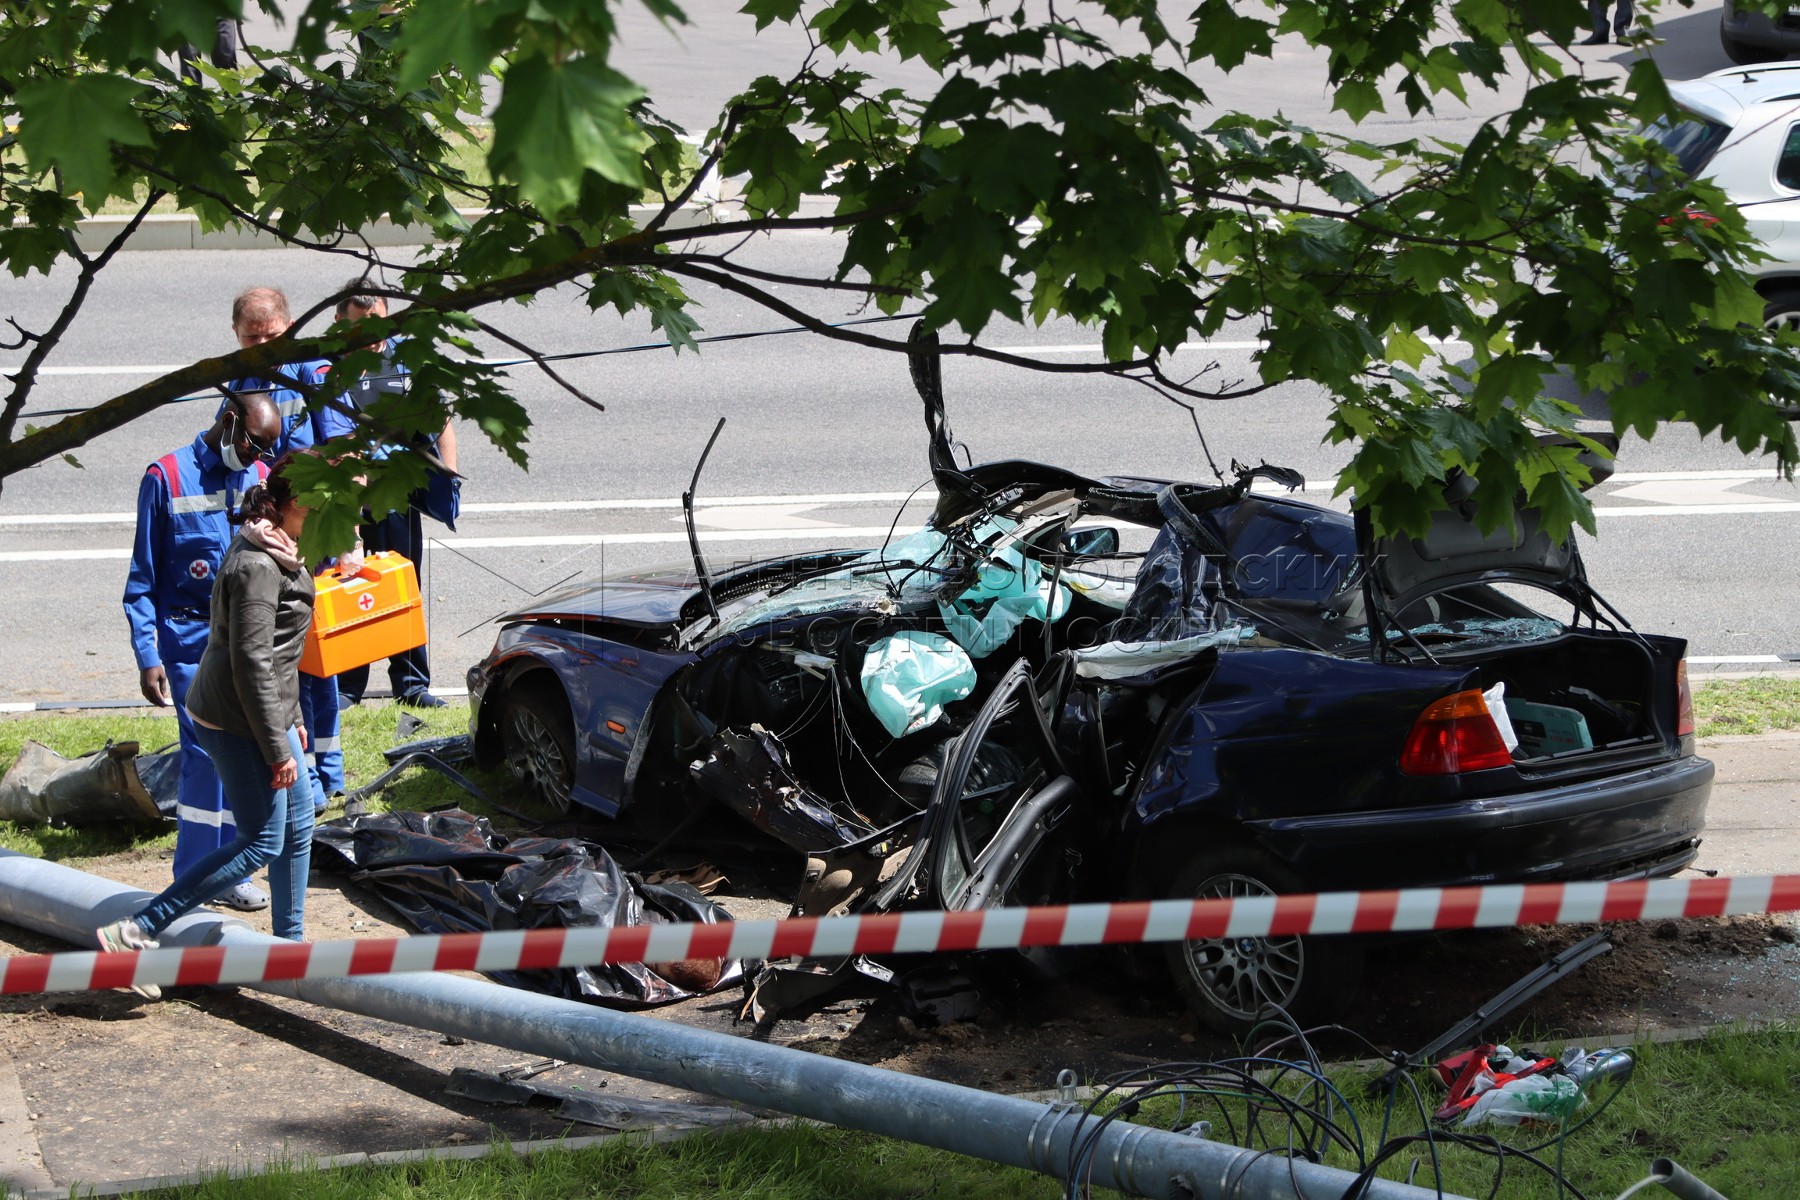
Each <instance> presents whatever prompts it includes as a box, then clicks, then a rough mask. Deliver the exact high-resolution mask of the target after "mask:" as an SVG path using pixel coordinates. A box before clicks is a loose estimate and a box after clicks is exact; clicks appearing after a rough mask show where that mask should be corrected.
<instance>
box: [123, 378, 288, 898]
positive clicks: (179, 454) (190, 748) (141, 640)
mask: <svg viewBox="0 0 1800 1200" xmlns="http://www.w3.org/2000/svg"><path fill="white" fill-rule="evenodd" d="M280 433H281V417H280V414H279V413H277V411H276V409H275V406H274V404H272V403H271V402H270V400H269V398H268V396H267V395H265V394H263V393H260V392H252V393H247V394H244V395H240V396H236V397H234V398H232V399H231V400H228V401H227V402H226V404H225V406H224V408H222V409H221V410H220V412H219V416H218V417H217V418H216V419H215V420H214V421H213V423H212V428H210V429H208V430H207V431H206V432H204V433H202V434H201V435H200V436H198V437H196V438H195V439H194V440H193V442H191V443H190V444H188V445H186V446H183V447H182V448H181V449H179V450H176V451H174V452H173V453H170V454H165V455H163V456H162V457H161V458H159V459H157V460H156V461H155V462H153V463H151V464H150V466H149V468H148V469H147V470H146V471H145V472H144V479H143V482H142V483H141V484H140V485H139V486H138V501H137V535H136V537H135V539H134V540H133V544H132V550H131V571H130V574H128V575H127V576H126V579H125V619H126V621H127V622H128V623H129V624H130V626H131V648H132V653H133V654H134V655H135V656H136V658H137V665H138V687H139V689H140V690H141V691H142V692H143V693H144V698H145V699H146V700H148V701H149V702H150V703H152V704H154V705H157V706H158V707H167V706H169V705H170V704H171V703H173V705H174V708H175V721H176V725H177V727H178V728H179V730H180V733H181V792H180V798H179V800H178V801H177V805H176V810H175V814H176V826H175V874H176V875H177V876H179V875H180V874H181V873H182V872H183V871H185V870H187V869H189V868H190V867H192V866H193V865H194V864H195V863H197V862H198V861H199V860H200V859H201V858H202V857H203V856H204V855H206V854H208V853H210V852H211V851H213V850H216V849H218V848H219V847H220V846H223V845H228V844H230V842H231V841H232V839H233V837H234V836H235V834H236V826H235V825H234V824H233V821H232V816H231V810H230V809H229V808H228V807H226V805H225V797H224V793H223V791H222V790H221V789H220V787H219V778H218V776H217V775H216V774H215V773H214V771H213V765H212V760H211V759H209V758H207V756H206V752H205V751H203V750H201V749H200V747H199V745H198V744H196V742H195V741H194V731H193V726H192V725H191V724H190V719H189V717H188V715H187V703H186V701H187V690H188V684H189V683H191V682H192V681H193V678H194V671H195V669H196V668H197V667H198V666H199V664H200V655H201V653H202V652H203V651H204V650H205V649H206V634H207V628H208V622H209V619H210V616H211V607H212V587H213V573H214V572H215V571H216V570H217V569H218V566H219V560H220V559H222V558H224V556H225V548H226V547H227V546H229V545H230V544H231V539H232V536H233V534H234V532H235V530H234V529H233V527H232V525H231V516H232V514H234V513H235V512H236V511H237V508H238V504H239V501H240V500H241V499H242V497H243V494H244V493H245V492H246V491H248V490H249V489H250V487H251V486H252V485H254V484H256V483H257V482H259V481H261V480H262V479H263V478H265V477H266V476H267V475H268V473H269V471H268V467H267V465H266V462H265V460H266V459H267V458H268V457H269V454H270V446H271V445H272V443H273V442H274V441H275V439H276V438H277V437H279V436H280ZM218 899H219V901H220V902H221V903H224V904H227V905H230V906H231V907H232V908H237V909H242V910H245V911H254V910H256V909H260V908H266V907H268V904H269V898H268V897H267V896H265V895H264V894H263V893H262V892H261V891H260V890H259V889H258V888H256V887H255V886H254V885H253V884H251V882H250V881H249V880H247V879H246V880H244V881H242V882H241V883H239V884H238V885H237V886H236V887H234V888H232V889H231V890H230V891H228V892H226V893H225V894H224V895H222V896H220V897H219V898H218Z"/></svg>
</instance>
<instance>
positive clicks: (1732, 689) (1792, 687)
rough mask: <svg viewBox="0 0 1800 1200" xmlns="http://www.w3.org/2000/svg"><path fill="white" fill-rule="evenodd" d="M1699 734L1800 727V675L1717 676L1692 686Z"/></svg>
mask: <svg viewBox="0 0 1800 1200" xmlns="http://www.w3.org/2000/svg"><path fill="white" fill-rule="evenodd" d="M1694 720H1695V722H1696V723H1697V724H1698V726H1699V734H1700V736H1701V737H1711V736H1712V735H1713V734H1718V733H1768V732H1770V731H1771V730H1775V729H1800V675H1796V674H1781V675H1757V676H1755V677H1753V678H1750V679H1721V680H1718V681H1716V682H1712V683H1706V684H1703V685H1702V686H1700V687H1697V688H1695V689H1694Z"/></svg>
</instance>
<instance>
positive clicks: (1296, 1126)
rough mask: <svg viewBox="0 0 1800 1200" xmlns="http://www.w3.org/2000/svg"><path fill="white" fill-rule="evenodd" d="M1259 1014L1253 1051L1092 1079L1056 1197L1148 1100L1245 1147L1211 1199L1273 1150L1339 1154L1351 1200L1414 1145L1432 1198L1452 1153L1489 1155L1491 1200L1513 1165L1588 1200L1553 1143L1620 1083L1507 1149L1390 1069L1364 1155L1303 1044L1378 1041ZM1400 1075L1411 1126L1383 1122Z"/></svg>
mask: <svg viewBox="0 0 1800 1200" xmlns="http://www.w3.org/2000/svg"><path fill="white" fill-rule="evenodd" d="M1269 1011H1270V1012H1272V1013H1273V1019H1269V1020H1265V1021H1263V1022H1260V1023H1259V1024H1257V1025H1256V1026H1254V1027H1253V1028H1252V1030H1251V1032H1250V1035H1249V1037H1248V1038H1247V1039H1246V1041H1247V1044H1249V1045H1251V1046H1253V1047H1255V1052H1254V1053H1249V1054H1244V1055H1239V1056H1235V1057H1232V1058H1227V1059H1221V1060H1214V1061H1200V1062H1172V1063H1162V1064H1157V1065H1155V1066H1150V1067H1145V1068H1140V1069H1137V1070H1133V1071H1128V1072H1123V1073H1121V1074H1118V1075H1115V1076H1111V1077H1109V1078H1107V1079H1106V1080H1104V1081H1102V1083H1101V1085H1100V1086H1099V1087H1098V1088H1097V1090H1096V1091H1095V1094H1094V1096H1093V1097H1092V1099H1091V1100H1090V1101H1089V1102H1088V1104H1087V1105H1086V1106H1085V1108H1084V1109H1083V1110H1082V1113H1081V1116H1080V1118H1079V1121H1078V1123H1077V1125H1076V1127H1075V1130H1074V1134H1073V1137H1072V1138H1071V1140H1070V1145H1069V1153H1068V1159H1067V1162H1066V1170H1065V1174H1064V1178H1065V1181H1066V1188H1065V1191H1064V1195H1065V1196H1066V1197H1068V1198H1069V1200H1078V1198H1081V1197H1086V1196H1088V1195H1089V1194H1090V1188H1091V1184H1092V1177H1093V1170H1094V1155H1095V1153H1096V1151H1097V1149H1098V1146H1099V1143H1100V1139H1101V1136H1102V1133H1103V1132H1104V1130H1105V1129H1106V1128H1107V1127H1108V1126H1109V1125H1111V1124H1112V1123H1113V1122H1115V1121H1121V1120H1131V1119H1133V1118H1137V1117H1139V1116H1140V1114H1142V1113H1143V1112H1144V1110H1145V1107H1146V1106H1147V1105H1150V1104H1153V1103H1168V1102H1171V1101H1172V1102H1173V1105H1174V1114H1173V1116H1172V1117H1169V1118H1167V1121H1168V1127H1169V1128H1171V1129H1175V1130H1179V1131H1188V1130H1192V1129H1193V1128H1194V1127H1195V1123H1196V1121H1197V1120H1198V1119H1199V1117H1200V1116H1202V1115H1208V1116H1210V1117H1211V1119H1212V1120H1214V1121H1216V1122H1217V1123H1218V1124H1219V1126H1220V1132H1221V1134H1222V1137H1221V1138H1220V1139H1219V1140H1222V1141H1225V1142H1227V1143H1229V1144H1233V1145H1239V1146H1243V1147H1244V1148H1245V1149H1246V1150H1249V1151H1251V1152H1252V1153H1251V1154H1249V1155H1246V1156H1245V1157H1244V1159H1243V1160H1241V1161H1240V1164H1239V1166H1240V1167H1241V1168H1242V1169H1241V1170H1234V1172H1233V1178H1231V1179H1229V1180H1225V1181H1223V1187H1222V1190H1221V1192H1220V1195H1221V1196H1225V1197H1229V1196H1232V1195H1236V1194H1239V1190H1240V1189H1241V1186H1242V1184H1243V1181H1244V1179H1245V1178H1246V1177H1247V1171H1248V1169H1249V1167H1250V1166H1251V1165H1253V1164H1254V1163H1256V1162H1257V1161H1260V1160H1261V1159H1262V1158H1264V1157H1266V1156H1268V1155H1271V1154H1274V1155H1283V1156H1285V1157H1286V1158H1287V1159H1288V1160H1289V1161H1290V1164H1291V1163H1293V1162H1294V1161H1296V1160H1298V1159H1300V1158H1305V1159H1307V1160H1308V1161H1311V1162H1325V1161H1326V1160H1327V1158H1328V1156H1330V1157H1337V1156H1340V1155H1344V1156H1348V1158H1349V1159H1350V1167H1349V1169H1350V1170H1351V1171H1353V1172H1354V1173H1355V1177H1354V1179H1353V1180H1352V1182H1351V1184H1350V1186H1349V1187H1348V1188H1347V1189H1346V1190H1345V1192H1344V1193H1343V1200H1360V1198H1362V1197H1364V1196H1366V1195H1367V1194H1368V1190H1369V1188H1370V1186H1371V1185H1372V1184H1373V1182H1374V1180H1375V1178H1376V1175H1377V1172H1379V1171H1380V1170H1381V1168H1382V1167H1384V1166H1385V1165H1387V1164H1389V1163H1391V1162H1393V1161H1394V1160H1395V1159H1397V1158H1399V1157H1400V1156H1401V1155H1402V1154H1405V1153H1406V1152H1407V1151H1408V1150H1409V1149H1411V1148H1414V1147H1418V1146H1420V1145H1423V1147H1424V1149H1425V1152H1426V1156H1425V1157H1414V1159H1413V1160H1412V1162H1411V1164H1410V1165H1409V1166H1408V1167H1407V1169H1406V1171H1405V1178H1407V1179H1408V1181H1409V1182H1414V1183H1415V1186H1417V1185H1418V1183H1417V1180H1418V1176H1419V1174H1420V1169H1421V1167H1426V1166H1428V1167H1429V1170H1430V1173H1431V1177H1432V1180H1431V1183H1429V1184H1426V1185H1424V1186H1427V1187H1430V1188H1432V1189H1433V1190H1435V1191H1436V1192H1437V1194H1438V1195H1440V1196H1442V1195H1444V1194H1445V1182H1444V1178H1445V1166H1446V1161H1445V1158H1444V1154H1443V1152H1444V1150H1446V1149H1448V1148H1456V1149H1459V1150H1462V1151H1465V1152H1467V1153H1470V1154H1475V1155H1479V1156H1481V1157H1483V1158H1489V1159H1492V1160H1493V1177H1492V1182H1491V1184H1490V1186H1489V1190H1488V1193H1487V1194H1488V1196H1489V1198H1490V1200H1494V1198H1497V1197H1498V1196H1500V1195H1501V1193H1502V1189H1503V1188H1505V1187H1507V1186H1508V1181H1509V1180H1510V1179H1512V1178H1514V1177H1515V1176H1514V1174H1511V1173H1509V1169H1510V1168H1512V1167H1513V1166H1514V1164H1517V1165H1518V1166H1520V1167H1531V1168H1535V1169H1537V1170H1539V1171H1542V1172H1544V1173H1545V1174H1546V1175H1548V1176H1550V1178H1551V1179H1553V1180H1554V1181H1555V1186H1556V1188H1557V1194H1558V1195H1560V1196H1568V1197H1570V1198H1571V1200H1587V1196H1586V1194H1585V1193H1584V1192H1583V1191H1582V1189H1581V1188H1580V1187H1578V1186H1577V1185H1576V1184H1575V1183H1574V1182H1572V1181H1571V1180H1570V1179H1569V1178H1568V1175H1567V1174H1566V1172H1565V1170H1564V1164H1563V1154H1564V1150H1565V1148H1566V1146H1567V1143H1568V1138H1569V1135H1570V1134H1571V1133H1574V1132H1577V1131H1579V1130H1580V1129H1582V1128H1584V1127H1586V1126H1587V1125H1588V1124H1590V1123H1591V1122H1592V1121H1593V1120H1594V1119H1596V1118H1597V1117H1598V1116H1599V1115H1600V1114H1601V1113H1602V1112H1604V1111H1605V1110H1606V1108H1607V1107H1608V1106H1609V1105H1611V1104H1612V1103H1613V1101H1614V1100H1616V1099H1617V1098H1618V1095H1619V1093H1620V1092H1621V1091H1623V1089H1624V1084H1625V1081H1624V1080H1620V1081H1619V1083H1618V1086H1617V1087H1615V1088H1614V1090H1613V1091H1612V1092H1611V1093H1610V1094H1609V1095H1606V1096H1604V1097H1602V1098H1601V1099H1599V1101H1598V1102H1597V1103H1596V1104H1595V1105H1594V1106H1593V1108H1592V1109H1591V1110H1590V1111H1588V1112H1586V1113H1584V1114H1583V1116H1582V1119H1581V1120H1579V1121H1575V1122H1573V1123H1565V1124H1562V1125H1559V1127H1558V1129H1557V1132H1556V1135H1555V1136H1554V1137H1550V1138H1546V1139H1544V1140H1542V1141H1538V1142H1532V1143H1530V1144H1528V1145H1525V1146H1518V1145H1512V1144H1509V1143H1508V1142H1507V1141H1503V1140H1502V1139H1501V1138H1500V1137H1497V1136H1495V1135H1493V1134H1491V1133H1474V1132H1462V1131H1460V1130H1456V1129H1450V1128H1445V1127H1444V1126H1443V1125H1441V1124H1440V1123H1438V1122H1437V1121H1435V1120H1434V1119H1433V1114H1432V1110H1431V1107H1430V1106H1429V1105H1428V1104H1427V1103H1426V1100H1425V1097H1424V1094H1423V1092H1422V1091H1421V1090H1420V1087H1419V1080H1418V1079H1417V1078H1416V1075H1415V1073H1412V1072H1407V1073H1401V1074H1399V1075H1397V1076H1396V1077H1395V1079H1396V1082H1395V1083H1394V1086H1392V1087H1391V1088H1390V1089H1389V1091H1388V1096H1387V1099H1386V1101H1385V1103H1384V1104H1383V1106H1382V1120H1381V1126H1380V1129H1379V1131H1378V1133H1377V1134H1376V1138H1375V1145H1374V1149H1373V1150H1367V1149H1365V1146H1366V1145H1367V1142H1366V1133H1365V1130H1364V1129H1363V1126H1362V1119H1361V1117H1360V1116H1359V1115H1358V1113H1357V1112H1356V1109H1355V1107H1354V1106H1353V1105H1352V1104H1351V1103H1350V1102H1349V1100H1348V1098H1347V1097H1346V1096H1345V1094H1344V1092H1343V1091H1342V1090H1341V1089H1340V1088H1339V1087H1338V1085H1337V1084H1335V1083H1334V1082H1332V1080H1331V1079H1330V1078H1329V1077H1328V1075H1327V1073H1326V1071H1325V1068H1324V1064H1323V1061H1322V1060H1321V1058H1320V1056H1319V1054H1318V1051H1317V1050H1316V1048H1315V1046H1314V1039H1316V1038H1317V1037H1319V1036H1320V1035H1324V1034H1342V1035H1345V1036H1348V1037H1350V1038H1351V1039H1353V1040H1354V1041H1356V1042H1359V1043H1361V1044H1362V1046H1364V1047H1367V1048H1368V1049H1370V1050H1372V1051H1374V1052H1375V1053H1376V1054H1377V1055H1378V1056H1379V1057H1384V1058H1385V1057H1389V1056H1386V1055H1382V1054H1381V1053H1380V1051H1379V1048H1377V1047H1375V1046H1374V1044H1373V1043H1371V1042H1370V1041H1369V1040H1368V1039H1367V1038H1365V1037H1363V1036H1362V1035H1361V1034H1359V1033H1357V1032H1356V1031H1355V1030H1351V1029H1347V1028H1345V1027H1343V1026H1341V1025H1325V1026H1319V1027H1316V1028H1311V1029H1303V1028H1301V1027H1300V1026H1299V1025H1298V1024H1297V1023H1296V1022H1295V1021H1294V1020H1293V1019H1292V1017H1291V1016H1290V1015H1289V1014H1287V1013H1285V1012H1283V1011H1281V1010H1279V1009H1278V1008H1275V1007H1274V1006H1270V1009H1269ZM1271 1030H1273V1031H1275V1032H1278V1033H1280V1034H1281V1036H1279V1037H1276V1038H1275V1039H1274V1040H1272V1041H1268V1042H1263V1043H1260V1044H1258V1042H1257V1038H1258V1036H1259V1035H1260V1034H1264V1033H1267V1032H1270V1031H1271ZM1401 1082H1404V1085H1405V1089H1406V1091H1407V1093H1408V1094H1409V1096H1410V1108H1411V1110H1412V1112H1413V1113H1414V1115H1415V1117H1416V1119H1417V1121H1418V1126H1417V1130H1416V1132H1408V1133H1397V1132H1395V1129H1394V1125H1395V1123H1396V1120H1397V1114H1398V1112H1399V1111H1400V1097H1401ZM1199 1106H1203V1107H1199ZM1550 1149H1554V1150H1555V1151H1556V1156H1555V1160H1554V1161H1546V1160H1545V1159H1544V1158H1543V1157H1540V1155H1541V1153H1542V1152H1543V1151H1546V1150H1550ZM1292 1169H1293V1168H1292V1166H1291V1165H1290V1170H1292ZM1645 1182H1646V1184H1647V1183H1649V1182H1654V1181H1653V1180H1651V1181H1645ZM1297 1186H1298V1184H1297V1181H1296V1187H1297ZM1641 1186H1644V1185H1639V1187H1641ZM1635 1190H1636V1189H1635V1188H1634V1191H1635ZM1630 1194H1631V1193H1629V1192H1628V1193H1627V1195H1630ZM1620 1200H1623V1197H1621V1198H1620Z"/></svg>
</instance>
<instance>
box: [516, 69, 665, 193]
mask: <svg viewBox="0 0 1800 1200" xmlns="http://www.w3.org/2000/svg"><path fill="white" fill-rule="evenodd" d="M643 94H644V92H643V89H642V88H640V87H638V86H637V85H636V84H635V83H633V82H631V80H629V79H627V78H625V77H624V76H623V75H621V74H619V73H618V72H617V71H614V70H612V69H611V68H610V67H608V66H606V65H605V64H604V63H602V62H599V61H598V60H596V59H590V58H577V59H573V60H571V61H567V62H560V63H553V62H550V61H548V60H546V59H542V58H538V59H531V60H527V61H524V62H521V63H516V64H514V66H513V67H512V69H511V70H509V71H508V72H507V74H506V90H505V92H504V93H503V94H502V95H501V97H500V105H499V107H498V108H496V109H495V110H494V149H493V151H492V153H491V154H490V155H489V160H488V161H489V164H490V165H491V166H492V167H493V169H494V172H495V174H497V175H504V176H506V177H508V178H511V179H513V180H515V181H516V182H517V183H518V185H519V193H520V195H522V196H524V197H525V199H527V200H529V201H530V202H531V203H533V204H535V205H536V206H537V207H538V208H539V209H540V210H541V211H543V212H544V213H546V214H560V213H562V212H564V211H566V210H567V209H569V208H571V207H573V206H574V204H575V202H576V200H577V199H578V198H579V197H580V194H581V175H582V172H583V171H588V170H591V171H594V172H595V173H597V174H598V175H600V176H601V177H602V178H604V179H607V180H610V181H611V182H613V183H618V184H623V185H624V186H626V187H630V188H641V187H643V186H644V181H643V170H642V167H643V160H642V157H641V156H642V152H643V148H644V146H645V144H646V139H645V137H644V133H643V131H642V130H641V129H639V128H638V125H637V122H636V121H634V120H633V119H632V118H631V115H630V113H629V112H627V107H628V106H629V105H631V104H632V103H634V102H636V101H637V100H639V99H640V98H642V96H643Z"/></svg>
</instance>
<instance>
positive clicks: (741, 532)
mask: <svg viewBox="0 0 1800 1200" xmlns="http://www.w3.org/2000/svg"><path fill="white" fill-rule="evenodd" d="M918 528H919V526H917V525H900V526H898V527H894V526H890V525H887V524H881V525H832V526H830V527H827V528H819V529H703V530H700V531H699V534H698V536H699V540H700V541H702V542H779V541H795V542H800V541H807V542H816V541H851V542H854V541H855V540H857V539H866V538H885V537H886V536H887V535H888V530H889V529H893V532H894V536H895V537H899V536H900V535H901V534H905V533H911V532H913V531H914V530H916V529H918ZM687 540H688V539H687V532H686V531H685V530H670V531H668V532H666V533H665V532H658V533H570V534H544V535H542V536H524V537H447V538H436V537H434V538H432V539H431V544H432V545H434V546H443V547H445V548H446V549H449V550H502V549H521V548H529V547H532V546H602V545H605V546H656V545H685V544H686V543H687ZM130 557H131V547H129V546H107V547H101V548H95V549H92V550H5V551H0V563H39V562H81V561H84V560H92V559H127V558H130Z"/></svg>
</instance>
